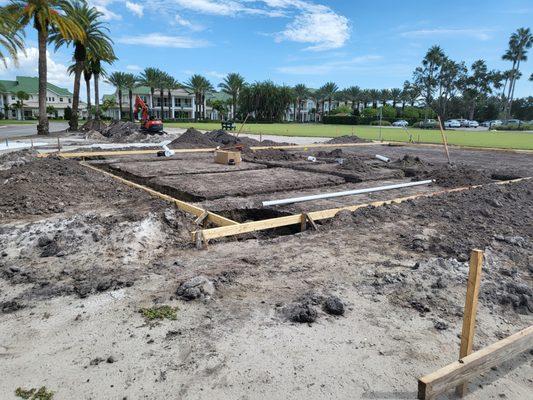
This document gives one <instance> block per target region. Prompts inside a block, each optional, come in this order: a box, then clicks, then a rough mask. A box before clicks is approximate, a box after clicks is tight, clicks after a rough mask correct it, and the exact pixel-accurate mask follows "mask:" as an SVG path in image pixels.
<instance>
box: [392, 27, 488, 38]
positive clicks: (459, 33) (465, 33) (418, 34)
mask: <svg viewBox="0 0 533 400" xmlns="http://www.w3.org/2000/svg"><path fill="white" fill-rule="evenodd" d="M490 32H491V30H490V29H450V28H447V29H442V28H437V29H418V30H415V31H407V32H402V33H400V36H402V37H406V38H424V37H430V38H433V37H436V36H439V37H443V36H447V37H460V38H461V37H470V38H474V39H478V40H489V39H490V38H491V37H490V34H489V33H490Z"/></svg>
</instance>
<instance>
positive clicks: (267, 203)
mask: <svg viewBox="0 0 533 400" xmlns="http://www.w3.org/2000/svg"><path fill="white" fill-rule="evenodd" d="M433 182H434V181H433V180H431V179H430V180H426V181H418V182H407V183H397V184H395V185H387V186H377V187H372V188H366V189H355V190H346V191H344V192H333V193H322V194H314V195H311V196H303V197H293V198H289V199H281V200H269V201H263V207H265V206H278V205H281V204H291V203H299V202H302V201H310V200H319V199H329V198H331V197H341V196H349V195H353V194H363V193H372V192H381V191H384V190H392V189H400V188H406V187H411V186H421V185H428V184H430V183H433Z"/></svg>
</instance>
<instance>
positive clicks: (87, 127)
mask: <svg viewBox="0 0 533 400" xmlns="http://www.w3.org/2000/svg"><path fill="white" fill-rule="evenodd" d="M106 129H107V125H106V124H105V122H103V121H101V120H95V119H91V120H89V121H87V122H86V123H84V124H83V125H82V126H81V128H80V130H82V131H84V132H88V131H98V132H104V131H105V130H106Z"/></svg>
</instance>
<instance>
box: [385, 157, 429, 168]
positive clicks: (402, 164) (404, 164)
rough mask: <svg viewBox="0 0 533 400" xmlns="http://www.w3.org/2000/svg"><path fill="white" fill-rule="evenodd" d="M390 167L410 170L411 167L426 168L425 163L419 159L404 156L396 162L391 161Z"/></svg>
mask: <svg viewBox="0 0 533 400" xmlns="http://www.w3.org/2000/svg"><path fill="white" fill-rule="evenodd" d="M391 165H394V166H397V167H399V168H412V167H423V166H426V165H427V163H425V162H424V161H422V160H421V159H420V157H416V156H412V155H410V154H406V155H404V156H403V157H402V158H398V159H397V160H395V161H393V162H392V163H391Z"/></svg>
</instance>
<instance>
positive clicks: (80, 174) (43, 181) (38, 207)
mask: <svg viewBox="0 0 533 400" xmlns="http://www.w3.org/2000/svg"><path fill="white" fill-rule="evenodd" d="M0 182H2V195H1V196H0V219H2V218H5V219H12V218H20V217H22V216H24V215H44V214H53V213H60V212H63V211H65V210H67V209H69V208H70V207H79V206H80V204H87V205H88V206H89V207H90V205H91V204H94V203H99V204H103V205H105V204H107V205H113V204H114V203H116V202H120V201H128V202H130V201H133V200H139V199H144V200H146V197H147V195H145V194H144V193H141V192H139V191H136V190H134V189H130V188H128V187H126V186H122V185H117V182H116V181H115V180H113V179H112V178H109V177H107V176H105V175H103V174H100V173H98V172H96V171H92V170H90V169H89V168H87V167H84V166H82V165H80V164H79V163H78V162H76V161H74V160H64V159H59V158H53V157H48V158H36V159H33V160H30V161H28V162H26V163H25V164H24V165H21V166H18V167H16V168H12V169H11V170H8V171H0ZM148 198H149V196H148Z"/></svg>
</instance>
